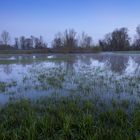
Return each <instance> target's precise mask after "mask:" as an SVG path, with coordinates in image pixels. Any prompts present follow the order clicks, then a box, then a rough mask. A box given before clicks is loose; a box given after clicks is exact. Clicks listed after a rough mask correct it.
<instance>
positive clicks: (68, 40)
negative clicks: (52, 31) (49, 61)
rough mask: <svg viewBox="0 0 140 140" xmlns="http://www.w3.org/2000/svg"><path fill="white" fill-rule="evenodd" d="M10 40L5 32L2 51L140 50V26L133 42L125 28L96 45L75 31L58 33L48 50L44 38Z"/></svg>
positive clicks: (2, 36)
mask: <svg viewBox="0 0 140 140" xmlns="http://www.w3.org/2000/svg"><path fill="white" fill-rule="evenodd" d="M10 39H11V37H10V34H9V33H8V32H7V31H3V32H2V33H1V36H0V49H21V50H32V49H48V50H49V51H50V52H68V53H73V52H93V51H127V50H140V25H138V26H137V28H136V35H135V37H134V39H133V40H132V39H131V38H130V36H129V34H128V29H127V28H125V27H123V28H119V29H115V30H114V31H113V32H111V33H108V34H106V35H105V37H104V38H103V39H100V40H99V41H98V43H96V44H94V42H93V39H92V37H91V36H89V35H88V34H86V33H85V32H83V33H82V34H81V35H78V34H77V33H76V31H75V30H74V29H70V30H65V31H64V32H63V33H61V32H59V33H57V34H56V35H55V37H54V39H53V41H52V44H51V47H50V48H48V45H47V43H45V41H44V40H43V37H42V36H40V37H35V36H31V37H29V38H26V37H24V36H21V37H19V38H15V41H14V45H10Z"/></svg>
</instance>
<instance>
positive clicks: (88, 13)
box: [0, 0, 140, 42]
mask: <svg viewBox="0 0 140 140" xmlns="http://www.w3.org/2000/svg"><path fill="white" fill-rule="evenodd" d="M138 24H140V0H0V32H2V31H3V30H7V31H8V32H9V33H10V34H11V36H12V38H14V37H17V36H21V35H24V36H30V35H35V36H39V35H42V36H43V37H44V39H45V40H46V41H47V42H50V41H51V40H52V39H53V37H54V35H55V34H56V33H57V32H59V31H64V30H65V29H66V28H68V29H69V28H74V29H75V30H76V31H77V32H79V33H81V32H82V31H85V32H87V33H88V34H89V35H91V36H92V37H93V40H94V41H95V42H96V41H97V40H98V39H100V38H103V37H104V35H105V34H106V33H108V32H111V31H112V30H114V29H115V28H120V27H127V28H129V34H130V35H131V36H132V35H134V34H135V28H136V26H137V25H138Z"/></svg>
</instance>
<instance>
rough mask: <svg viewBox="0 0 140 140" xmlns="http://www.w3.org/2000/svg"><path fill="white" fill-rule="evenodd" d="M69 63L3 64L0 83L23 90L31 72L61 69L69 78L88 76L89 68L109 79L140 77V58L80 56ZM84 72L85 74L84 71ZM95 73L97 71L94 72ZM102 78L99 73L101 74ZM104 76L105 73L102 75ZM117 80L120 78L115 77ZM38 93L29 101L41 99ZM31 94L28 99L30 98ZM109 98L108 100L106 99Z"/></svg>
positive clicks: (29, 57)
mask: <svg viewBox="0 0 140 140" xmlns="http://www.w3.org/2000/svg"><path fill="white" fill-rule="evenodd" d="M64 56H65V55H50V56H46V55H37V56H36V55H24V56H20V55H16V56H11V55H10V56H7V57H4V56H2V57H1V56H0V61H1V60H11V61H12V60H22V59H25V60H28V59H34V60H36V59H37V58H49V59H51V58H53V57H54V58H61V57H64ZM68 57H70V59H68V60H67V59H66V60H64V61H63V59H62V60H61V61H48V60H47V61H41V62H35V61H33V62H32V63H28V61H27V62H26V63H25V62H24V64H23V63H22V62H21V63H19V61H18V64H16V62H15V63H13V64H1V65H0V82H8V81H17V85H20V86H22V84H23V83H22V82H23V81H22V80H23V78H24V77H25V76H26V75H28V74H29V73H30V70H31V69H32V68H34V67H35V68H38V69H42V68H48V69H49V68H56V67H58V68H59V67H61V68H62V69H65V70H66V71H67V74H68V73H69V72H70V73H71V72H73V71H75V72H78V71H79V72H81V73H82V72H83V74H85V73H88V69H86V68H87V67H88V68H90V69H91V70H92V69H94V70H95V69H100V70H105V71H107V72H108V73H109V74H110V75H111V74H116V76H118V77H119V76H128V77H130V76H132V77H133V76H140V55H130V54H128V55H127V54H125V55H123V54H112V53H103V54H79V55H68ZM82 70H83V71H82ZM93 72H94V71H93ZM99 74H100V73H99ZM102 74H103V73H102ZM116 78H117V77H116ZM33 92H34V93H35V91H30V92H29V93H26V94H25V95H24V96H28V97H29V98H35V97H36V96H39V95H37V94H33ZM27 94H28V95H27ZM45 94H46V92H42V93H40V96H41V95H45ZM106 97H107V96H106ZM8 98H9V96H8V95H4V94H1V95H0V102H1V103H3V101H4V100H5V101H7V100H8Z"/></svg>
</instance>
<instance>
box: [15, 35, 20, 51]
mask: <svg viewBox="0 0 140 140" xmlns="http://www.w3.org/2000/svg"><path fill="white" fill-rule="evenodd" d="M15 48H16V49H18V48H19V39H18V38H17V37H16V38H15Z"/></svg>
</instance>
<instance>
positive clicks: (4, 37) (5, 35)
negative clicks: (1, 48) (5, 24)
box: [1, 31, 10, 45]
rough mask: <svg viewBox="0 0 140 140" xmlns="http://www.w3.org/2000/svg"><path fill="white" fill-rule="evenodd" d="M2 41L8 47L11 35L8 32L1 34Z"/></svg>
mask: <svg viewBox="0 0 140 140" xmlns="http://www.w3.org/2000/svg"><path fill="white" fill-rule="evenodd" d="M1 40H2V43H3V45H8V43H9V41H10V34H9V33H8V32H7V31H3V32H2V34H1Z"/></svg>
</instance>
